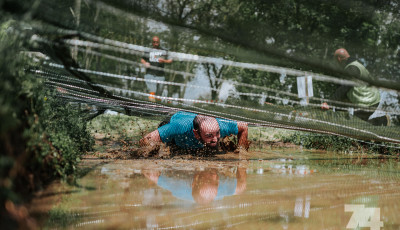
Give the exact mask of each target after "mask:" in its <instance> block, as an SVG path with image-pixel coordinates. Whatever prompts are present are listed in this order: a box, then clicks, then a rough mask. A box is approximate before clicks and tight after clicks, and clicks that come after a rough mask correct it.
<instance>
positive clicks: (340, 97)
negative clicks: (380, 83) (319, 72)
mask: <svg viewBox="0 0 400 230" xmlns="http://www.w3.org/2000/svg"><path fill="white" fill-rule="evenodd" d="M334 59H335V61H336V63H337V64H338V65H339V66H340V67H341V68H343V69H344V70H345V71H346V72H347V73H348V74H349V75H351V76H355V77H358V78H360V79H365V78H370V79H371V78H372V76H371V75H370V73H369V72H368V70H367V69H366V68H365V67H364V65H363V64H361V63H360V62H359V61H357V60H356V59H355V58H353V57H351V56H350V54H349V53H348V52H347V50H346V49H343V48H340V49H337V50H336V51H335V54H334ZM331 99H332V100H335V101H344V102H351V103H353V104H354V105H356V106H358V107H364V108H368V109H370V110H371V109H372V110H375V109H376V108H377V107H378V105H379V102H380V100H381V96H380V92H379V90H378V89H377V88H375V87H369V86H365V85H361V86H347V85H344V86H341V87H339V88H338V89H337V90H336V92H335V93H334V95H333V96H332V97H331ZM328 108H329V106H328V105H327V104H326V103H323V105H322V109H328ZM373 113H374V112H371V111H363V110H358V111H355V112H354V115H355V116H357V117H359V118H360V119H362V120H364V121H368V122H370V123H372V124H374V125H386V124H387V118H386V117H379V118H374V119H370V116H371V115H372V114H373Z"/></svg>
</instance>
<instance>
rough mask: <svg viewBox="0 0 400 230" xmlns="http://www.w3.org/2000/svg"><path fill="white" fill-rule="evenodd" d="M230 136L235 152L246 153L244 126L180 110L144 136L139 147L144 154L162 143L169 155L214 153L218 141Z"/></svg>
mask: <svg viewBox="0 0 400 230" xmlns="http://www.w3.org/2000/svg"><path fill="white" fill-rule="evenodd" d="M232 134H233V135H237V140H238V141H237V148H236V146H235V148H236V150H235V152H241V151H247V150H248V148H249V141H248V140H247V135H248V126H247V123H245V122H236V121H232V120H227V119H220V118H214V117H210V116H204V115H199V114H195V113H189V112H182V111H180V112H177V113H175V114H174V115H173V116H171V117H170V118H169V119H167V120H166V121H164V122H162V123H161V124H160V125H159V127H158V129H156V130H154V131H153V132H151V133H149V134H147V135H146V136H144V137H143V138H142V139H141V140H140V142H139V144H140V146H141V147H142V148H145V149H146V148H147V152H149V151H152V150H153V149H154V148H157V146H159V144H160V143H165V144H166V145H167V146H169V147H170V150H171V152H172V151H174V152H176V151H178V152H185V153H189V154H193V153H199V154H201V153H205V154H207V153H218V151H219V150H218V147H219V141H220V139H222V138H224V137H227V136H230V135H232ZM182 150H183V151H182Z"/></svg>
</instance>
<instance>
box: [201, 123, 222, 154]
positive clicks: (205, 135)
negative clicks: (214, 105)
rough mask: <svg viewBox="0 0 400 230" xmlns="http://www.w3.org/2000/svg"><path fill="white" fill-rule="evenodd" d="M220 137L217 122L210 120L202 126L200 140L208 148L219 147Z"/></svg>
mask: <svg viewBox="0 0 400 230" xmlns="http://www.w3.org/2000/svg"><path fill="white" fill-rule="evenodd" d="M220 137H221V135H220V130H219V125H218V122H217V120H215V119H209V120H207V121H205V122H203V123H202V124H201V126H200V138H201V140H202V142H203V143H204V144H205V145H206V146H208V147H217V145H218V141H219V138H220Z"/></svg>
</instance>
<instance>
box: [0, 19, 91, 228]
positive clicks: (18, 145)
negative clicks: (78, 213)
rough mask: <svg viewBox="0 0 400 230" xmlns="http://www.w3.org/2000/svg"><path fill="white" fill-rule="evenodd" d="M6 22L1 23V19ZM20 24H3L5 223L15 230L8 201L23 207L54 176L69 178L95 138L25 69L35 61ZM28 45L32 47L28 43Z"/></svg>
mask: <svg viewBox="0 0 400 230" xmlns="http://www.w3.org/2000/svg"><path fill="white" fill-rule="evenodd" d="M0 23H1V21H0ZM16 31H20V30H19V24H18V23H16V22H15V21H12V20H9V21H6V22H4V23H2V24H1V26H0V70H1V71H0V78H1V84H0V120H1V123H0V152H1V155H0V177H1V178H0V182H1V183H0V206H1V207H0V214H1V218H0V222H1V223H2V226H3V227H5V228H7V227H10V228H12V227H13V226H14V227H15V222H13V221H12V220H11V216H12V215H11V214H10V210H6V206H5V204H6V202H7V203H8V204H9V203H10V202H12V203H22V202H24V201H26V200H27V198H26V197H28V199H29V196H26V195H28V194H29V193H30V192H32V191H34V190H37V189H39V188H41V187H42V186H43V184H44V183H46V182H47V181H49V180H50V179H52V178H55V177H63V178H66V177H67V176H68V175H70V174H72V173H73V172H74V171H75V169H76V164H77V163H78V162H79V160H80V156H81V155H82V154H83V153H84V152H85V151H87V150H90V149H91V146H92V144H93V140H92V138H91V136H90V133H89V132H88V131H87V130H86V121H85V119H84V118H83V117H81V116H80V111H79V109H78V108H77V107H74V105H72V104H68V103H65V102H64V101H60V99H57V98H56V97H55V92H54V91H52V90H51V89H48V88H46V86H45V84H44V82H43V81H42V80H38V79H36V78H35V77H34V76H32V75H31V74H30V73H29V72H27V71H26V69H27V66H29V65H32V64H33V63H31V60H30V59H28V58H26V56H24V55H22V54H23V51H25V47H26V45H27V43H26V38H24V37H23V33H20V32H17V33H15V32H16ZM28 45H29V44H28Z"/></svg>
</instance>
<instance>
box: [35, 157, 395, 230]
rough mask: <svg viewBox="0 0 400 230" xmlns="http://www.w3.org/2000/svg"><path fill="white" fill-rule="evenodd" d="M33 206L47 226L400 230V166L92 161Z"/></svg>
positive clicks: (348, 160)
mask: <svg viewBox="0 0 400 230" xmlns="http://www.w3.org/2000/svg"><path fill="white" fill-rule="evenodd" d="M30 211H31V213H32V215H33V216H34V217H36V218H37V219H38V220H39V223H40V224H41V227H42V228H47V229H54V228H57V229H59V228H68V229H76V228H83V229H227V228H228V229H354V228H356V227H357V226H359V227H361V228H360V229H400V218H399V214H400V163H399V162H398V158H390V157H382V156H375V155H372V156H371V155H364V156H362V155H351V156H349V155H337V154H333V153H327V152H308V151H301V150H292V151H281V150H276V151H274V150H271V151H268V152H264V153H260V152H255V153H251V154H249V155H247V156H241V157H238V156H236V155H233V154H232V155H229V154H228V155H222V156H216V157H213V158H212V159H190V158H185V159H176V158H175V159H168V160H159V159H142V160H107V161H104V160H99V159H86V160H84V161H83V162H82V165H81V175H80V178H79V179H77V180H76V181H75V182H74V183H70V184H69V185H68V184H67V183H61V182H55V183H54V184H52V185H51V186H49V188H48V189H47V190H46V191H43V192H41V193H39V194H38V196H37V198H36V199H35V200H34V201H33V202H32V205H31V210H30Z"/></svg>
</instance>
